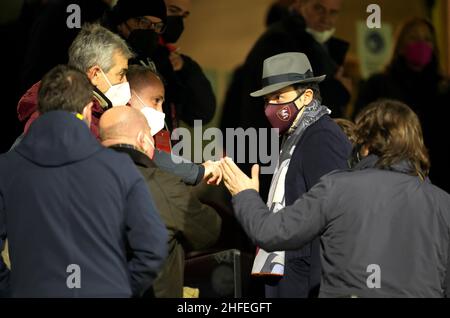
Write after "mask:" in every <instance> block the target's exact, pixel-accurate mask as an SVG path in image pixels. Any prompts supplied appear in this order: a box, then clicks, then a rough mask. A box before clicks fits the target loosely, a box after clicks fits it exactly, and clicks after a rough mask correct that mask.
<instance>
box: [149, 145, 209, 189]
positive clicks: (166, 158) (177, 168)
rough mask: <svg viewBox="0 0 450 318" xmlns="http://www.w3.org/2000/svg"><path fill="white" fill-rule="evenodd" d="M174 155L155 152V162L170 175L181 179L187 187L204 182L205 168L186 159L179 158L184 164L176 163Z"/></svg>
mask: <svg viewBox="0 0 450 318" xmlns="http://www.w3.org/2000/svg"><path fill="white" fill-rule="evenodd" d="M173 157H175V155H174V154H168V153H166V152H164V151H155V155H154V157H153V162H154V163H155V164H156V165H157V166H158V168H160V169H161V170H164V171H166V172H169V173H173V174H174V175H176V176H178V177H180V178H181V179H182V180H183V182H184V183H186V184H187V185H197V184H199V183H200V182H201V181H202V180H203V176H204V175H205V168H204V167H203V166H202V165H196V164H195V163H192V162H188V161H187V160H185V159H184V158H179V159H180V161H181V160H183V162H180V163H175V162H174V161H173V160H172V158H173Z"/></svg>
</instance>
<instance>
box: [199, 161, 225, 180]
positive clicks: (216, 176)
mask: <svg viewBox="0 0 450 318" xmlns="http://www.w3.org/2000/svg"><path fill="white" fill-rule="evenodd" d="M203 167H205V175H204V177H203V180H205V181H206V183H207V184H209V185H217V186H218V185H219V184H220V182H222V169H221V167H220V162H218V161H215V162H214V161H210V160H209V161H206V162H205V163H203Z"/></svg>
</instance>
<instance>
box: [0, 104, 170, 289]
mask: <svg viewBox="0 0 450 318" xmlns="http://www.w3.org/2000/svg"><path fill="white" fill-rule="evenodd" d="M6 238H8V241H9V251H10V258H11V266H12V269H11V272H10V273H9V272H8V271H7V270H6V269H5V266H4V263H3V260H2V259H0V292H2V291H3V292H4V291H5V290H6V289H9V293H10V295H11V296H13V297H131V296H140V295H141V294H142V292H143V291H144V290H146V289H147V288H149V286H150V285H151V284H152V282H153V280H154V279H155V277H156V275H157V274H158V271H159V269H160V267H161V265H162V263H163V261H164V259H165V257H166V255H167V231H166V229H165V226H164V224H163V222H162V221H161V219H160V217H159V214H158V212H157V210H156V209H155V206H154V204H153V200H152V198H151V196H150V193H149V192H148V189H147V185H146V184H145V181H144V179H143V177H142V176H141V174H140V173H139V172H138V170H137V169H136V167H135V165H134V164H133V162H132V161H131V159H130V158H129V157H128V156H127V155H125V154H119V153H116V152H115V151H113V150H109V149H106V148H104V147H102V146H101V145H100V144H99V143H98V141H97V140H96V139H95V137H94V136H93V135H92V134H91V132H90V131H89V129H88V127H87V125H86V124H85V123H84V122H83V121H81V120H79V119H77V118H76V117H75V116H74V115H73V114H71V113H68V112H63V111H54V112H50V113H47V114H45V115H43V116H41V117H39V119H37V120H36V121H35V122H34V123H33V124H32V126H31V128H30V130H29V132H28V134H27V135H26V136H25V138H24V139H23V141H22V143H21V144H20V145H19V146H18V147H17V148H15V149H14V150H13V151H11V152H9V153H7V154H4V155H1V156H0V240H1V241H2V242H4V241H5V239H6ZM2 242H0V245H1V243H2ZM74 268H78V269H79V271H77V270H74ZM74 284H75V287H76V288H73V287H74ZM78 284H79V285H78ZM77 287H80V288H77Z"/></svg>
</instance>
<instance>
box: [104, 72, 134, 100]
mask: <svg viewBox="0 0 450 318" xmlns="http://www.w3.org/2000/svg"><path fill="white" fill-rule="evenodd" d="M101 72H102V74H103V76H104V77H105V80H106V82H108V85H109V86H110V88H109V89H108V91H107V92H106V93H105V96H106V97H107V98H108V99H109V100H110V101H111V103H112V105H113V106H114V107H115V106H125V105H126V104H127V103H128V102H129V101H130V99H131V90H130V84H129V83H128V82H125V83H121V84H117V85H112V84H111V82H110V81H109V79H108V77H107V76H106V74H105V73H104V72H103V70H101Z"/></svg>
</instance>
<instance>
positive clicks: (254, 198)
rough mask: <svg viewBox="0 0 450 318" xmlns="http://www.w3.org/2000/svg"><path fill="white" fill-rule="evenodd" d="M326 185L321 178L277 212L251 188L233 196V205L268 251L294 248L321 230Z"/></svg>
mask: <svg viewBox="0 0 450 318" xmlns="http://www.w3.org/2000/svg"><path fill="white" fill-rule="evenodd" d="M328 188H329V186H328V184H327V181H326V180H325V179H324V180H323V181H322V182H321V183H319V184H318V185H316V186H315V187H314V188H313V189H311V191H309V192H308V193H306V194H304V195H303V196H302V197H301V198H300V199H299V200H297V201H296V202H295V203H294V204H293V205H291V206H288V207H285V208H284V209H282V210H280V211H279V212H278V213H271V212H270V210H269V208H268V207H267V206H266V205H265V204H264V202H263V201H262V199H261V198H260V196H259V194H258V193H257V192H256V191H254V190H246V191H243V192H241V193H239V194H238V195H236V196H235V197H233V199H232V201H233V207H234V211H235V213H236V217H237V219H238V220H239V222H240V223H241V225H242V226H243V228H244V230H245V231H246V232H247V234H248V236H249V237H250V238H251V239H252V240H253V242H254V243H255V244H256V245H258V246H260V247H261V248H263V249H265V250H266V251H268V252H271V251H282V250H296V249H300V248H302V247H303V246H304V245H305V244H307V243H309V242H310V241H311V240H312V239H314V238H315V237H317V236H318V235H320V234H321V233H322V231H323V230H324V228H325V226H326V224H327V215H326V213H327V210H328V209H327V205H328V203H327V200H328V198H327V193H328V191H329V190H328Z"/></svg>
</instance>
